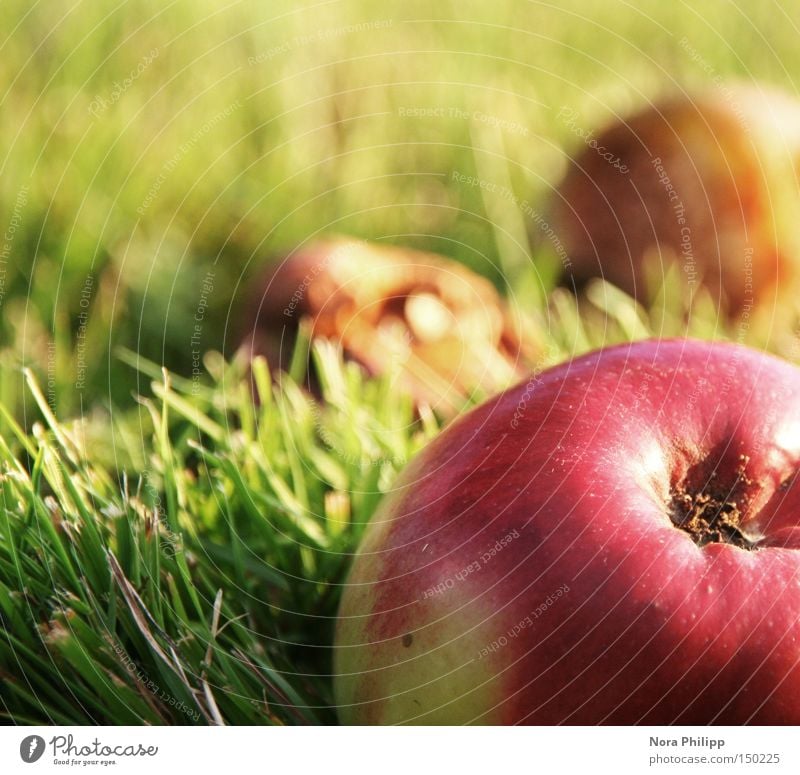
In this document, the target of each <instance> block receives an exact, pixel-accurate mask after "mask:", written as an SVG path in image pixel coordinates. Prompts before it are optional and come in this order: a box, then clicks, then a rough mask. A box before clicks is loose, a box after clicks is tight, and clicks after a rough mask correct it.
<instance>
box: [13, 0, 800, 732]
mask: <svg viewBox="0 0 800 775" xmlns="http://www.w3.org/2000/svg"><path fill="white" fill-rule="evenodd" d="M3 11H4V17H5V19H6V24H5V25H4V29H3V32H2V33H0V52H2V56H0V86H1V87H2V88H0V99H1V100H2V106H3V115H4V117H5V120H4V121H3V122H2V123H0V147H1V148H2V149H3V151H2V155H0V488H1V489H2V497H3V504H2V508H1V509H0V719H1V720H2V721H5V722H17V723H25V722H28V723H41V722H56V723H64V724H66V723H75V724H81V723H177V724H181V723H219V722H224V723H229V724H244V723H248V724H251V723H290V724H294V723H329V722H333V721H334V713H333V711H332V709H331V702H332V698H331V695H330V675H329V673H330V657H331V654H330V645H331V637H332V623H333V617H334V615H335V611H336V605H337V600H338V592H339V586H338V585H340V584H341V583H342V582H343V580H344V578H345V576H346V573H347V569H348V567H349V561H350V558H351V556H352V552H353V551H354V550H355V548H356V546H357V544H358V539H359V536H360V534H361V531H362V529H363V527H364V525H365V523H366V522H367V521H368V520H369V518H370V516H371V514H372V512H373V510H374V508H375V505H376V503H377V502H378V501H379V499H380V497H381V494H382V493H383V492H385V491H386V489H387V488H388V487H389V486H390V485H391V482H392V480H393V478H394V476H395V475H396V474H397V472H398V471H399V470H400V469H402V467H403V465H404V464H405V462H406V461H407V460H408V459H409V458H410V457H411V456H412V455H413V454H414V453H415V452H416V451H417V450H418V449H420V448H421V447H422V446H423V445H424V444H425V443H426V441H427V440H428V439H429V438H431V437H432V436H433V435H434V434H435V433H436V432H437V430H438V427H439V423H438V421H437V419H436V418H435V417H433V416H432V415H430V414H429V413H427V412H424V413H423V414H422V416H421V417H418V416H416V415H415V414H414V413H413V411H412V408H411V406H410V405H409V403H408V402H407V401H406V400H405V399H402V398H398V396H397V395H396V394H395V393H394V392H392V391H391V388H390V385H389V384H387V383H386V382H384V381H381V380H368V379H366V378H364V376H363V375H362V374H361V372H360V371H359V370H358V369H357V368H356V367H355V366H352V365H343V364H342V363H341V360H340V357H339V354H338V353H337V352H336V351H335V350H334V349H332V348H331V347H330V346H327V345H325V344H322V343H318V344H316V345H314V347H313V348H312V349H313V357H314V358H315V360H316V362H317V369H318V372H319V375H320V378H321V382H322V392H323V396H322V397H320V398H317V399H315V398H312V397H310V396H309V395H308V394H307V393H305V392H304V391H303V390H301V389H300V387H298V385H300V384H302V382H303V376H304V369H305V356H306V355H307V354H308V349H307V346H306V345H307V343H305V342H303V341H301V343H300V345H299V349H298V357H297V358H296V359H295V361H294V367H293V373H292V375H291V377H284V378H283V379H282V380H281V381H280V384H279V385H277V386H276V385H273V383H272V382H271V379H270V375H269V374H268V373H267V371H266V367H265V365H264V364H263V363H260V362H258V363H256V364H254V365H253V368H252V369H250V368H249V366H248V365H247V364H245V363H243V362H242V359H241V355H237V354H236V347H237V344H238V341H239V336H240V333H241V330H242V327H243V326H244V325H245V323H246V320H245V319H244V317H243V312H242V310H243V308H244V300H245V299H246V297H247V296H248V295H249V294H251V293H252V291H253V279H254V278H256V277H258V275H259V273H260V272H261V271H262V269H263V266H264V265H265V263H268V262H269V261H270V260H271V259H272V258H273V257H275V256H279V255H281V253H282V252H283V251H286V250H288V249H290V248H291V247H292V246H294V245H296V244H300V243H303V242H305V241H307V240H311V239H313V238H315V237H316V236H317V235H321V234H326V233H330V232H344V233H347V234H351V235H355V236H361V237H365V238H371V239H379V240H383V241H386V242H390V243H396V244H404V245H411V246H417V247H423V248H429V249H433V250H437V251H439V252H441V253H443V254H445V255H448V256H451V257H453V258H455V259H457V260H459V261H462V262H463V263H465V264H467V265H469V266H471V267H472V268H473V269H475V270H476V271H478V272H480V273H481V274H483V275H485V276H487V277H489V278H490V279H491V280H492V281H493V282H494V283H495V284H496V285H497V286H498V287H499V288H501V290H503V291H504V292H505V293H506V294H507V295H508V296H509V298H510V300H511V302H512V303H513V304H515V305H517V306H518V307H519V308H520V309H521V310H523V311H524V312H525V314H526V315H527V316H529V318H530V320H531V326H532V328H533V330H535V332H536V333H535V336H536V338H537V339H538V341H539V342H540V344H541V351H542V355H541V358H540V361H539V362H537V363H536V364H531V365H532V366H534V367H544V366H547V365H550V364H552V363H555V362H558V361H560V360H563V359H564V358H567V357H570V356H571V355H573V354H578V353H581V352H584V351H586V350H588V349H591V348H594V347H598V346H602V345H604V344H610V343H612V342H618V341H624V340H628V339H636V338H641V337H645V336H649V335H662V336H665V335H679V334H683V333H690V334H692V335H696V336H701V337H705V338H723V339H724V338H728V339H736V340H741V341H746V342H749V343H751V344H755V345H763V344H765V343H766V342H767V340H769V346H770V347H772V348H773V349H775V350H776V351H778V352H779V353H781V354H783V355H785V356H786V357H789V358H791V359H792V360H798V353H800V348H798V347H797V338H796V336H795V333H794V320H791V319H790V320H787V321H783V322H782V323H781V325H782V328H781V329H779V330H777V331H776V330H774V329H773V330H770V321H761V322H759V323H757V324H755V323H754V324H753V325H750V326H747V327H742V326H740V325H738V324H737V323H736V321H734V322H733V323H732V324H721V323H720V322H719V321H718V320H717V319H716V316H715V314H714V309H713V305H712V304H711V302H710V301H709V300H708V299H706V298H703V297H702V296H700V297H698V298H697V299H696V300H695V304H694V306H693V314H692V316H691V321H690V323H689V324H688V325H687V323H686V322H685V312H686V309H685V305H684V302H682V301H681V300H680V294H678V293H676V292H675V291H674V289H675V288H676V287H677V285H676V278H675V277H674V276H673V275H672V274H670V273H667V275H666V277H665V278H664V279H663V284H662V287H661V289H660V290H658V291H657V292H656V293H655V294H654V297H653V298H652V299H651V301H650V303H649V304H648V305H647V307H646V308H644V307H640V306H638V305H636V304H634V303H633V302H632V301H631V300H630V299H627V298H626V297H624V296H623V295H621V294H620V293H619V292H618V291H616V290H615V289H613V288H611V287H609V286H607V285H604V284H602V283H596V284H594V285H592V286H590V287H589V288H588V289H587V291H586V294H585V296H584V297H583V298H582V299H581V300H580V303H576V302H575V300H574V299H573V298H572V297H571V296H570V295H569V294H567V293H566V292H564V291H562V290H559V289H557V288H555V281H556V273H555V267H556V264H555V263H554V257H553V256H552V255H551V253H552V250H551V248H550V246H548V244H547V243H546V241H542V240H537V239H533V240H530V241H529V238H528V236H527V235H528V234H529V233H532V234H534V235H535V233H536V229H534V228H531V226H532V218H531V212H533V213H535V214H544V213H546V208H547V201H546V200H547V195H548V193H549V191H550V189H551V188H552V186H553V185H555V184H556V183H557V181H558V179H559V176H560V175H561V173H562V172H563V169H564V158H565V156H564V154H565V153H569V152H571V151H573V150H574V149H575V148H576V146H577V143H578V142H579V141H578V140H577V139H576V138H575V137H574V135H572V134H571V133H570V131H569V128H568V127H567V126H566V124H565V123H564V122H563V121H561V120H559V119H558V117H557V116H558V111H559V109H560V108H561V107H562V106H563V105H568V106H570V107H572V108H574V109H576V110H577V111H578V113H579V120H580V122H581V123H582V125H583V126H585V127H586V128H589V127H592V126H595V125H597V124H600V123H602V122H604V121H605V120H607V119H609V118H610V117H613V116H614V115H615V114H620V113H624V112H626V111H628V110H629V109H631V108H633V107H635V106H636V105H638V104H641V103H644V102H645V101H648V100H651V99H653V98H654V97H655V96H657V95H660V94H664V93H667V92H670V91H674V90H676V89H680V88H687V87H703V88H711V89H714V88H719V84H720V83H724V82H727V81H729V80H739V79H744V80H750V79H754V78H757V79H761V80H763V81H764V82H767V83H773V84H778V85H782V86H784V87H786V88H788V89H789V90H791V91H794V92H796V91H797V89H796V86H795V84H794V83H793V80H792V74H793V73H794V72H795V71H796V70H797V68H798V66H800V49H798V47H797V44H796V42H797V33H798V28H800V8H799V7H797V6H796V5H793V4H790V3H788V2H786V3H759V4H755V5H753V6H752V7H744V6H742V7H739V6H737V5H735V4H733V3H730V2H720V1H718V0H713V1H712V0H702V1H701V2H693V3H688V2H683V3H676V4H669V3H663V2H656V0H648V1H647V2H644V3H637V4H635V5H633V4H629V3H625V2H622V1H621V0H610V1H607V2H600V0H596V1H594V2H586V0H563V1H562V2H558V3H553V4H551V3H544V2H528V1H527V0H497V1H496V2H492V3H485V2H477V1H476V2H472V1H471V0H467V1H466V2H458V3H455V2H444V3H437V4H436V5H435V6H434V7H433V8H432V7H431V4H430V3H421V2H402V3H401V2H389V3H377V2H368V0H346V1H345V2H321V3H304V4H296V3H293V2H288V0H286V1H282V2H274V3H270V4H264V3H255V2H249V1H248V2H231V3H219V2H216V1H215V2H211V0H194V1H193V2H188V0H183V1H182V2H170V1H169V0H167V1H166V2H162V0H159V2H155V0H152V1H151V0H136V2H133V3H124V4H113V3H111V2H98V3H89V2H82V3H81V2H75V3H69V4H66V5H61V6H54V5H52V4H44V3H37V4H33V5H32V4H31V3H29V2H21V0H8V1H7V2H5V3H3ZM684 37H685V38H686V41H685V43H686V44H688V46H690V47H691V49H687V45H681V41H682V40H683V38H684ZM688 50H692V51H694V52H696V54H697V56H689V55H688V53H687V51H688ZM139 70H140V71H139ZM133 72H136V77H135V78H134V79H132V80H131V82H130V84H129V85H127V86H126V87H125V88H124V89H121V90H120V89H119V87H117V86H115V84H116V83H119V82H122V81H124V79H125V78H126V77H129V76H130V74H131V73H133ZM104 101H105V104H104ZM412 108H429V109H433V110H438V111H440V114H439V115H435V116H431V117H418V116H417V117H415V116H410V115H408V112H409V109H412ZM464 114H466V115H467V116H472V117H473V118H464V117H463V115H464ZM476 115H480V116H483V117H485V118H484V119H482V120H477V119H475V118H474V116H476ZM497 121H502V122H505V125H506V127H507V128H506V129H504V130H500V129H497V128H496V127H493V126H492V122H495V123H496V122H497ZM509 127H510V128H509ZM454 173H455V174H454ZM475 177H479V178H481V179H484V180H487V181H489V182H491V183H494V184H497V186H498V191H503V192H505V193H503V194H499V193H494V194H490V193H487V192H486V191H485V190H481V189H480V188H479V187H477V186H472V185H467V184H465V183H464V182H463V181H464V180H465V179H469V178H475ZM512 194H513V196H512ZM523 202H525V203H527V208H526V207H523V206H521V203H523ZM212 273H213V275H212ZM209 278H210V283H209V282H208V280H209ZM209 286H212V287H211V288H210V290H209ZM199 311H202V315H201V317H202V321H201V331H200V341H199V348H200V349H201V351H202V352H203V353H204V357H203V362H202V369H201V371H202V378H201V379H200V380H194V379H193V378H192V368H193V358H194V357H196V356H194V354H193V350H195V349H197V348H196V346H195V344H193V343H192V334H193V333H194V331H195V328H194V326H195V324H196V322H197V321H196V319H195V318H196V316H197V315H198V313H199ZM163 366H166V367H167V368H168V369H169V372H166V371H163V370H162V367H163Z"/></svg>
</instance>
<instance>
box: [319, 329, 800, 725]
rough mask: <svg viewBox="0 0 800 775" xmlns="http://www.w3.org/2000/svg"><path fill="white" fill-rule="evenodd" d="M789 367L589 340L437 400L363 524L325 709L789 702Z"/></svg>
mask: <svg viewBox="0 0 800 775" xmlns="http://www.w3.org/2000/svg"><path fill="white" fill-rule="evenodd" d="M799 467H800V369H797V368H796V367H794V366H792V365H790V364H788V363H786V362H783V361H781V360H778V359H777V358H774V357H772V356H768V355H764V354H761V353H759V352H757V351H754V350H750V349H747V348H745V347H742V346H739V345H731V344H721V343H716V344H714V343H702V342H698V341H692V340H667V341H645V342H638V343H633V344H626V345H620V346H616V347H612V348H608V349H605V350H600V351H598V352H594V353H591V354H588V355H585V356H583V357H579V358H577V359H575V360H573V361H572V362H568V363H565V364H563V365H560V366H558V367H556V368H553V369H551V370H549V371H547V372H544V373H542V374H540V375H539V376H537V377H535V378H532V379H531V381H530V382H528V383H523V384H520V385H518V386H517V387H515V388H512V389H510V390H509V391H507V392H505V393H504V394H502V395H500V396H499V397H497V398H495V399H493V400H491V401H489V402H488V403H486V404H484V405H482V406H480V407H478V408H477V409H475V410H473V411H472V412H470V413H469V414H467V415H464V416H463V417H462V418H460V419H459V420H457V421H456V422H455V423H453V425H451V426H450V427H449V428H448V429H446V430H445V431H444V432H443V433H442V434H441V435H440V436H439V437H438V438H437V439H435V440H434V441H433V442H432V443H431V444H430V446H428V447H427V448H426V449H425V450H424V451H423V452H422V453H421V454H420V455H419V456H418V457H417V458H416V459H415V460H414V461H412V463H411V465H410V467H409V468H408V469H407V470H406V471H405V472H404V474H403V475H401V478H400V481H399V482H398V483H397V484H396V486H395V487H394V489H393V491H392V492H391V494H390V495H388V496H387V498H386V499H385V501H384V503H383V504H382V506H381V507H380V508H379V510H378V512H377V513H376V515H375V516H374V518H373V520H372V522H371V523H370V524H369V525H368V527H367V529H366V533H365V536H364V539H363V543H362V545H361V547H360V550H359V552H358V555H357V557H356V559H355V561H354V566H353V568H352V572H351V574H350V577H349V579H348V582H347V585H346V587H345V589H344V591H343V599H342V603H341V609H340V615H339V619H338V621H337V631H336V646H335V659H334V661H335V673H336V677H335V694H336V702H337V705H338V712H339V715H340V718H341V720H342V722H344V723H351V724H352V723H357V724H396V723H422V724H430V723H447V724H462V723H479V724H519V723H529V724H673V723H678V724H731V725H740V724H748V723H750V724H798V723H800V485H798V483H797V472H798V470H799Z"/></svg>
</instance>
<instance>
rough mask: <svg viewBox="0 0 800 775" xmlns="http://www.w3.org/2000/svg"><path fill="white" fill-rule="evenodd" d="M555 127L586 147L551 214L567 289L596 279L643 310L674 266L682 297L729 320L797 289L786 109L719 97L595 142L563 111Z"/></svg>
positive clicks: (749, 98)
mask: <svg viewBox="0 0 800 775" xmlns="http://www.w3.org/2000/svg"><path fill="white" fill-rule="evenodd" d="M560 115H561V118H562V120H564V121H565V122H566V123H567V124H568V125H569V127H570V129H571V131H572V132H573V134H576V135H579V136H581V137H583V140H584V143H585V147H579V148H578V150H577V152H576V154H575V156H574V158H572V159H571V161H570V163H569V169H568V172H567V174H566V177H565V178H564V180H563V182H562V183H561V185H560V187H559V188H558V190H557V192H556V194H555V196H554V198H553V205H552V211H551V220H552V225H553V228H554V230H555V232H556V234H557V236H558V238H559V240H560V241H561V243H562V245H563V247H564V249H565V251H566V253H567V255H568V256H569V258H570V260H571V262H572V266H571V267H570V269H569V272H570V273H571V274H572V278H573V279H574V280H575V281H576V282H578V283H580V282H582V281H584V280H586V279H588V278H590V277H603V278H605V279H606V280H608V281H610V282H611V283H613V284H615V285H617V286H618V287H620V288H622V289H623V290H625V291H626V292H628V293H630V294H631V295H632V296H635V297H637V298H638V299H639V300H645V299H646V298H647V297H648V296H649V294H651V293H653V292H654V291H655V290H656V288H653V287H647V286H648V285H651V286H652V285H653V284H655V283H658V282H659V281H660V277H659V273H662V272H664V271H666V265H667V263H669V262H674V261H677V263H678V266H679V267H680V269H681V274H682V276H683V282H684V284H685V290H686V292H687V293H689V292H691V291H692V290H696V289H697V288H699V287H700V286H701V285H702V286H704V287H705V288H707V289H708V291H709V292H710V293H711V295H712V297H713V299H714V300H715V301H716V302H717V303H718V304H719V307H720V310H721V311H722V312H724V313H726V314H729V315H736V314H739V313H741V312H742V311H749V310H750V309H751V308H753V307H754V306H762V305H770V306H772V305H774V304H776V303H777V302H779V300H780V299H781V295H782V294H783V293H785V292H786V291H787V290H788V289H789V288H791V287H792V286H793V285H794V284H795V282H796V280H797V277H798V270H799V268H800V249H799V247H800V246H799V244H798V230H797V226H796V224H797V220H798V218H800V183H798V179H797V169H796V166H797V162H798V158H799V155H800V103H798V102H797V101H796V100H794V99H792V98H791V97H789V96H787V95H784V94H782V93H778V92H775V91H770V90H759V89H756V88H755V87H734V88H726V89H719V90H715V91H711V92H708V93H705V94H700V95H695V96H680V97H675V98H672V99H668V100H666V101H663V102H659V103H657V104H655V105H650V106H648V107H646V108H644V109H642V110H641V111H640V112H638V113H636V114H635V115H633V116H631V117H629V118H627V119H626V120H621V121H617V122H615V123H613V124H612V125H611V126H609V127H607V128H606V129H605V130H603V131H602V132H600V133H599V134H597V135H595V134H594V133H593V132H588V131H586V130H584V129H583V128H582V126H581V123H580V120H579V119H577V118H576V117H575V114H574V112H573V111H570V110H569V109H566V108H564V109H562V113H561V114H560ZM644 261H648V262H649V269H650V272H649V273H647V272H645V271H644V269H643V262H644ZM646 275H648V276H646ZM648 280H649V282H648Z"/></svg>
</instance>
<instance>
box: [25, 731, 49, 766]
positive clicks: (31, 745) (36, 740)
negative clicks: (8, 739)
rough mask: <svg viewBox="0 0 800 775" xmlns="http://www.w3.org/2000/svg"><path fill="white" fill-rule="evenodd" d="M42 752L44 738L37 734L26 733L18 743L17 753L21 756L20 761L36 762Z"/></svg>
mask: <svg viewBox="0 0 800 775" xmlns="http://www.w3.org/2000/svg"><path fill="white" fill-rule="evenodd" d="M43 753H44V738H43V737H39V735H28V736H27V737H26V738H25V739H24V740H23V741H22V742H21V743H20V744H19V755H20V756H21V757H22V761H24V762H27V763H28V764H33V763H34V762H38V761H39V759H41V758H42V754H43Z"/></svg>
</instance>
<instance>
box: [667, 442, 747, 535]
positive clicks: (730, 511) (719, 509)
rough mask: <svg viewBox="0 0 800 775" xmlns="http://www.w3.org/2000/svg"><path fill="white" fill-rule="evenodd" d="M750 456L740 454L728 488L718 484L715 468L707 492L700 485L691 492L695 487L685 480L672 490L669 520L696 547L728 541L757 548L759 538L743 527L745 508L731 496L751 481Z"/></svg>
mask: <svg viewBox="0 0 800 775" xmlns="http://www.w3.org/2000/svg"><path fill="white" fill-rule="evenodd" d="M749 459H750V458H749V457H748V456H747V455H741V456H740V457H739V463H740V465H739V468H738V469H737V472H736V480H735V481H734V483H733V485H732V486H731V487H729V488H725V487H720V483H719V482H718V481H717V471H716V469H714V470H713V471H712V472H711V475H710V477H709V481H713V482H714V486H713V489H711V490H710V491H709V489H708V488H706V487H702V488H701V489H700V491H699V492H692V489H694V488H691V487H687V486H686V482H684V483H683V484H682V485H680V486H678V487H676V488H674V489H673V492H672V499H671V502H670V506H669V514H670V518H671V519H672V523H673V524H674V525H675V527H677V528H679V529H680V530H683V531H684V532H686V533H688V534H689V536H690V537H691V539H692V540H693V541H694V542H695V543H696V544H697V545H698V546H701V547H702V546H706V545H708V544H730V545H732V546H736V547H738V548H739V549H746V550H748V551H754V550H756V549H757V548H758V544H759V539H758V538H751V537H749V536H748V535H747V534H746V533H745V532H744V530H743V529H742V523H743V521H744V517H745V511H746V509H743V508H742V507H740V505H739V501H738V499H737V497H736V496H735V495H734V493H735V492H736V490H737V488H738V487H739V486H740V485H742V484H744V485H745V486H748V485H752V484H753V482H752V480H751V479H749V478H748V477H747V474H746V471H745V467H746V466H747V463H748V461H749Z"/></svg>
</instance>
